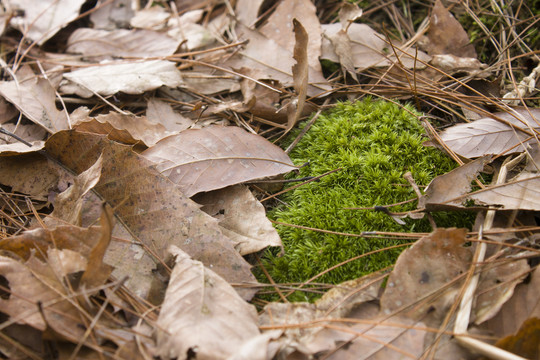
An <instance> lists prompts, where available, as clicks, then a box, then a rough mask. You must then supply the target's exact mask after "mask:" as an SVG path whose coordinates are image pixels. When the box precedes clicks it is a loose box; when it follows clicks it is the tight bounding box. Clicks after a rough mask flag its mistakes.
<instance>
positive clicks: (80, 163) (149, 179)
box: [46, 131, 255, 297]
mask: <svg viewBox="0 0 540 360" xmlns="http://www.w3.org/2000/svg"><path fill="white" fill-rule="evenodd" d="M46 149H47V152H48V153H49V154H51V156H53V157H55V158H56V159H57V160H58V161H60V163H61V164H63V165H64V166H65V167H67V168H68V169H70V170H71V171H73V172H75V173H77V174H79V173H81V172H82V171H84V170H86V169H87V168H88V167H90V166H91V165H92V164H94V163H95V161H96V160H97V159H98V158H99V156H100V155H101V154H102V156H103V163H104V164H106V166H104V167H103V169H102V173H101V177H100V180H99V182H98V184H97V185H96V186H95V187H94V190H95V191H96V192H97V193H98V194H99V195H100V196H101V197H102V198H103V199H104V200H105V201H107V203H108V204H110V205H111V206H112V207H113V208H114V209H115V215H116V216H117V217H118V218H119V219H120V220H121V221H122V222H123V224H124V225H125V227H126V228H127V229H128V231H129V232H130V233H131V234H132V235H133V236H134V237H135V239H136V241H137V243H138V245H139V246H141V247H140V248H139V247H137V246H136V244H133V245H130V244H127V245H126V246H128V247H133V246H135V247H137V248H138V251H139V253H140V254H139V258H140V257H142V254H143V253H148V254H150V255H151V256H152V258H154V259H155V257H157V258H158V259H164V258H165V255H166V253H165V251H166V249H167V248H168V246H169V245H171V244H175V245H177V246H179V247H181V248H182V249H183V250H184V251H186V252H187V253H188V254H190V255H191V256H192V257H193V258H194V259H197V260H200V261H202V262H203V263H204V264H206V265H208V266H211V267H212V269H213V270H214V271H216V272H217V273H218V274H220V275H221V276H223V277H224V278H225V279H227V280H228V281H230V282H235V283H244V282H255V278H254V277H253V275H252V274H251V272H250V265H249V264H248V263H247V262H246V261H245V260H244V259H243V258H242V256H240V254H238V252H236V250H235V249H234V247H233V245H232V243H231V241H230V239H228V238H227V237H225V236H224V235H223V234H222V233H221V231H220V229H219V226H218V224H217V220H215V219H213V218H212V217H210V216H209V215H207V214H205V213H204V212H203V211H201V210H200V209H199V206H198V205H197V204H195V203H194V202H193V201H191V200H190V199H189V198H187V197H186V196H185V195H184V194H183V193H182V192H181V191H180V190H179V189H178V187H177V186H175V185H174V184H172V183H171V182H170V181H169V180H168V179H167V178H165V177H164V176H162V175H160V174H159V173H158V172H157V171H155V170H154V168H153V165H152V164H151V163H150V162H149V161H148V160H146V159H144V158H143V157H141V156H139V155H138V154H136V153H135V152H133V151H132V150H131V148H130V147H129V146H125V145H120V144H118V143H115V142H113V141H110V140H108V139H107V138H106V137H105V136H103V135H93V134H88V133H79V132H76V131H64V132H60V133H57V134H55V135H54V136H52V137H51V138H50V139H49V140H48V141H47V144H46ZM111 246H112V245H111ZM141 253H142V254H141ZM120 260H122V259H120ZM155 260H156V259H155ZM123 261H125V259H123ZM156 261H157V260H156ZM131 263H132V264H133V263H134V264H137V262H136V261H135V262H131ZM135 266H136V265H135ZM151 270H152V269H148V271H151ZM124 275H130V274H124ZM249 292H250V291H246V292H245V293H246V297H249V296H248V293H249ZM250 293H251V294H252V292H250Z"/></svg>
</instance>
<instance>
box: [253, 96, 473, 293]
mask: <svg viewBox="0 0 540 360" xmlns="http://www.w3.org/2000/svg"><path fill="white" fill-rule="evenodd" d="M405 109H406V110H405ZM405 109H403V108H401V107H400V106H398V105H396V104H393V103H390V102H386V101H375V100H372V99H366V100H364V101H361V102H356V103H348V102H346V103H339V104H338V105H337V106H336V107H335V108H334V109H333V110H332V111H330V112H329V113H327V114H323V115H321V116H320V118H319V119H318V120H317V122H316V123H315V125H314V126H313V127H312V128H311V129H310V130H309V131H308V132H307V134H306V135H305V136H304V137H303V139H302V140H301V142H300V143H299V144H298V145H297V146H296V148H295V149H294V150H293V152H292V153H291V154H290V155H291V158H292V159H293V161H294V162H295V163H296V164H297V165H299V164H303V163H305V162H308V161H309V163H310V165H309V166H306V167H304V168H302V169H301V170H300V174H299V175H298V176H302V177H303V176H317V175H321V174H323V173H325V172H328V171H330V170H334V169H337V168H342V170H340V171H338V172H336V173H333V174H331V175H328V176H326V177H323V178H321V180H320V181H319V182H311V183H309V184H306V185H303V186H301V187H299V188H297V189H295V190H293V191H290V192H288V193H286V194H285V195H284V196H283V197H282V200H283V201H284V202H286V203H287V205H283V206H280V207H278V208H276V209H275V210H273V211H271V212H270V213H269V217H270V218H271V219H274V220H276V221H279V222H284V223H290V224H296V225H302V226H307V227H314V228H319V229H325V230H331V231H336V232H344V233H355V234H360V233H362V232H364V231H395V232H413V231H431V227H430V226H429V223H428V221H427V220H425V219H424V220H410V219H406V220H405V221H406V225H399V224H398V223H396V222H395V221H394V220H393V219H392V218H390V217H389V216H388V215H385V214H384V213H382V212H376V211H373V210H346V209H344V208H345V207H373V206H377V205H388V204H393V203H397V202H401V201H404V200H408V199H412V198H414V197H415V194H414V191H413V189H412V188H411V186H410V185H409V184H408V182H407V181H406V180H405V179H404V178H403V175H404V174H405V173H406V172H407V171H410V172H411V173H412V175H413V177H414V179H415V181H416V182H417V184H419V185H427V184H428V183H429V182H430V181H431V180H432V179H433V178H434V177H435V176H437V175H439V174H443V173H446V172H448V171H450V170H451V169H453V168H454V167H455V165H454V162H453V161H452V160H451V159H450V158H449V157H447V156H446V155H445V154H443V153H442V152H440V151H439V150H437V149H435V148H427V147H424V146H423V145H422V143H423V141H425V140H426V139H425V137H424V136H423V134H424V130H423V128H422V126H421V124H420V123H419V121H418V120H417V118H416V116H415V115H414V114H418V113H417V112H415V110H414V109H413V108H412V107H410V106H405ZM407 110H408V111H407ZM415 206H416V203H411V204H406V205H403V206H400V207H393V208H392V209H391V210H392V211H395V212H397V211H406V210H412V209H414V208H415ZM436 221H437V224H438V225H439V226H464V225H467V224H470V223H471V216H467V215H463V214H451V215H449V214H443V215H440V216H438V217H436ZM277 229H278V231H279V234H280V236H281V238H282V240H283V244H284V247H285V255H284V256H282V257H279V256H277V253H275V252H272V251H268V252H266V253H265V256H264V258H263V264H264V266H265V267H266V268H267V269H268V271H269V272H270V275H271V276H272V278H273V279H274V280H275V281H276V282H278V283H291V282H302V281H305V280H307V279H309V278H311V277H313V276H314V275H317V274H319V273H320V272H322V271H324V270H326V269H328V268H330V267H331V266H333V265H336V264H338V263H341V262H343V261H345V260H348V259H350V258H352V257H355V256H357V255H360V254H364V253H366V252H370V251H373V250H376V249H382V248H386V247H390V246H393V245H396V244H399V243H400V241H399V240H395V239H373V238H358V237H347V236H338V235H332V234H324V233H320V232H314V231H307V230H302V229H298V228H292V227H288V226H278V227H277ZM400 251H401V250H397V249H393V250H385V251H383V252H379V253H377V254H375V255H371V256H368V257H365V258H363V259H361V260H356V261H353V262H351V263H349V264H347V265H345V266H342V267H339V268H338V269H335V270H333V271H331V272H329V273H328V274H326V275H324V276H323V277H322V278H320V279H318V280H317V281H318V282H320V281H323V282H328V283H334V284H337V283H340V282H342V281H345V280H350V279H354V278H358V277H360V276H362V275H365V274H367V273H371V272H373V271H376V270H379V269H382V268H384V267H387V266H389V265H392V264H393V263H394V262H395V260H396V258H397V256H398V255H399V253H400ZM259 275H260V276H259V278H260V280H261V281H263V280H264V279H265V277H264V276H263V275H261V274H259ZM306 299H307V298H304V297H303V295H301V294H298V295H297V297H296V298H295V300H306Z"/></svg>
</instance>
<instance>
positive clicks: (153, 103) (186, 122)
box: [146, 98, 194, 132]
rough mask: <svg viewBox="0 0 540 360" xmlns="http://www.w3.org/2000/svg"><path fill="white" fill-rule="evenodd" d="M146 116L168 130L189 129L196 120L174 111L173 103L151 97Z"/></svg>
mask: <svg viewBox="0 0 540 360" xmlns="http://www.w3.org/2000/svg"><path fill="white" fill-rule="evenodd" d="M146 118H147V119H148V121H150V122H151V123H154V124H161V125H163V126H164V127H165V129H166V130H167V131H171V132H172V131H174V132H180V131H183V130H186V129H188V128H189V127H190V126H192V125H193V124H194V121H193V120H191V119H188V118H186V117H184V116H182V115H181V114H180V113H179V112H177V111H174V110H173V108H172V107H171V105H169V104H168V103H167V102H165V101H161V100H158V99H156V98H151V99H150V100H148V108H147V109H146Z"/></svg>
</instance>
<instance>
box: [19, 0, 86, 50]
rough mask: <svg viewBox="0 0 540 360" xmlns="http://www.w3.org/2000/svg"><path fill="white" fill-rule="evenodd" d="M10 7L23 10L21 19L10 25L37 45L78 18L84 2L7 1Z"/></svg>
mask: <svg viewBox="0 0 540 360" xmlns="http://www.w3.org/2000/svg"><path fill="white" fill-rule="evenodd" d="M9 2H10V4H11V6H13V7H16V8H19V9H22V10H24V16H23V17H17V18H14V19H12V20H11V22H10V24H11V25H12V26H14V27H16V28H17V29H19V30H20V31H21V32H22V33H23V34H25V36H26V37H27V38H29V39H31V40H33V41H35V42H37V44H38V45H42V44H43V43H44V42H45V41H47V40H48V39H50V38H51V37H53V36H54V34H56V33H57V32H58V31H59V30H60V29H62V28H63V27H65V26H66V25H67V24H69V23H70V22H71V21H73V20H75V19H76V18H77V16H79V10H80V8H81V5H82V4H83V3H84V0H40V1H37V2H36V1H32V0H9Z"/></svg>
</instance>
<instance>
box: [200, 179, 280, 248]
mask: <svg viewBox="0 0 540 360" xmlns="http://www.w3.org/2000/svg"><path fill="white" fill-rule="evenodd" d="M194 200H195V201H196V202H197V203H199V204H201V205H203V207H202V208H201V209H202V210H203V211H204V212H206V213H207V214H209V215H210V216H214V217H215V218H216V219H218V220H219V226H220V227H221V231H222V232H223V234H225V235H226V236H228V237H229V239H231V240H232V241H234V242H235V245H234V247H235V248H236V250H238V252H239V253H240V254H241V255H247V254H251V253H254V252H257V251H260V250H262V249H264V248H266V247H268V246H279V247H281V248H283V245H282V244H281V239H280V237H279V235H278V233H277V231H276V229H275V228H274V227H273V226H272V223H271V222H270V221H269V220H268V218H267V217H266V212H265V210H264V206H263V205H262V204H261V203H260V202H259V201H257V199H255V197H254V196H253V194H252V193H251V191H250V190H249V189H248V188H247V187H246V186H243V185H236V186H232V187H227V188H224V189H220V190H215V191H211V192H206V193H202V194H200V195H199V196H197V197H196V198H195V199H194Z"/></svg>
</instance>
